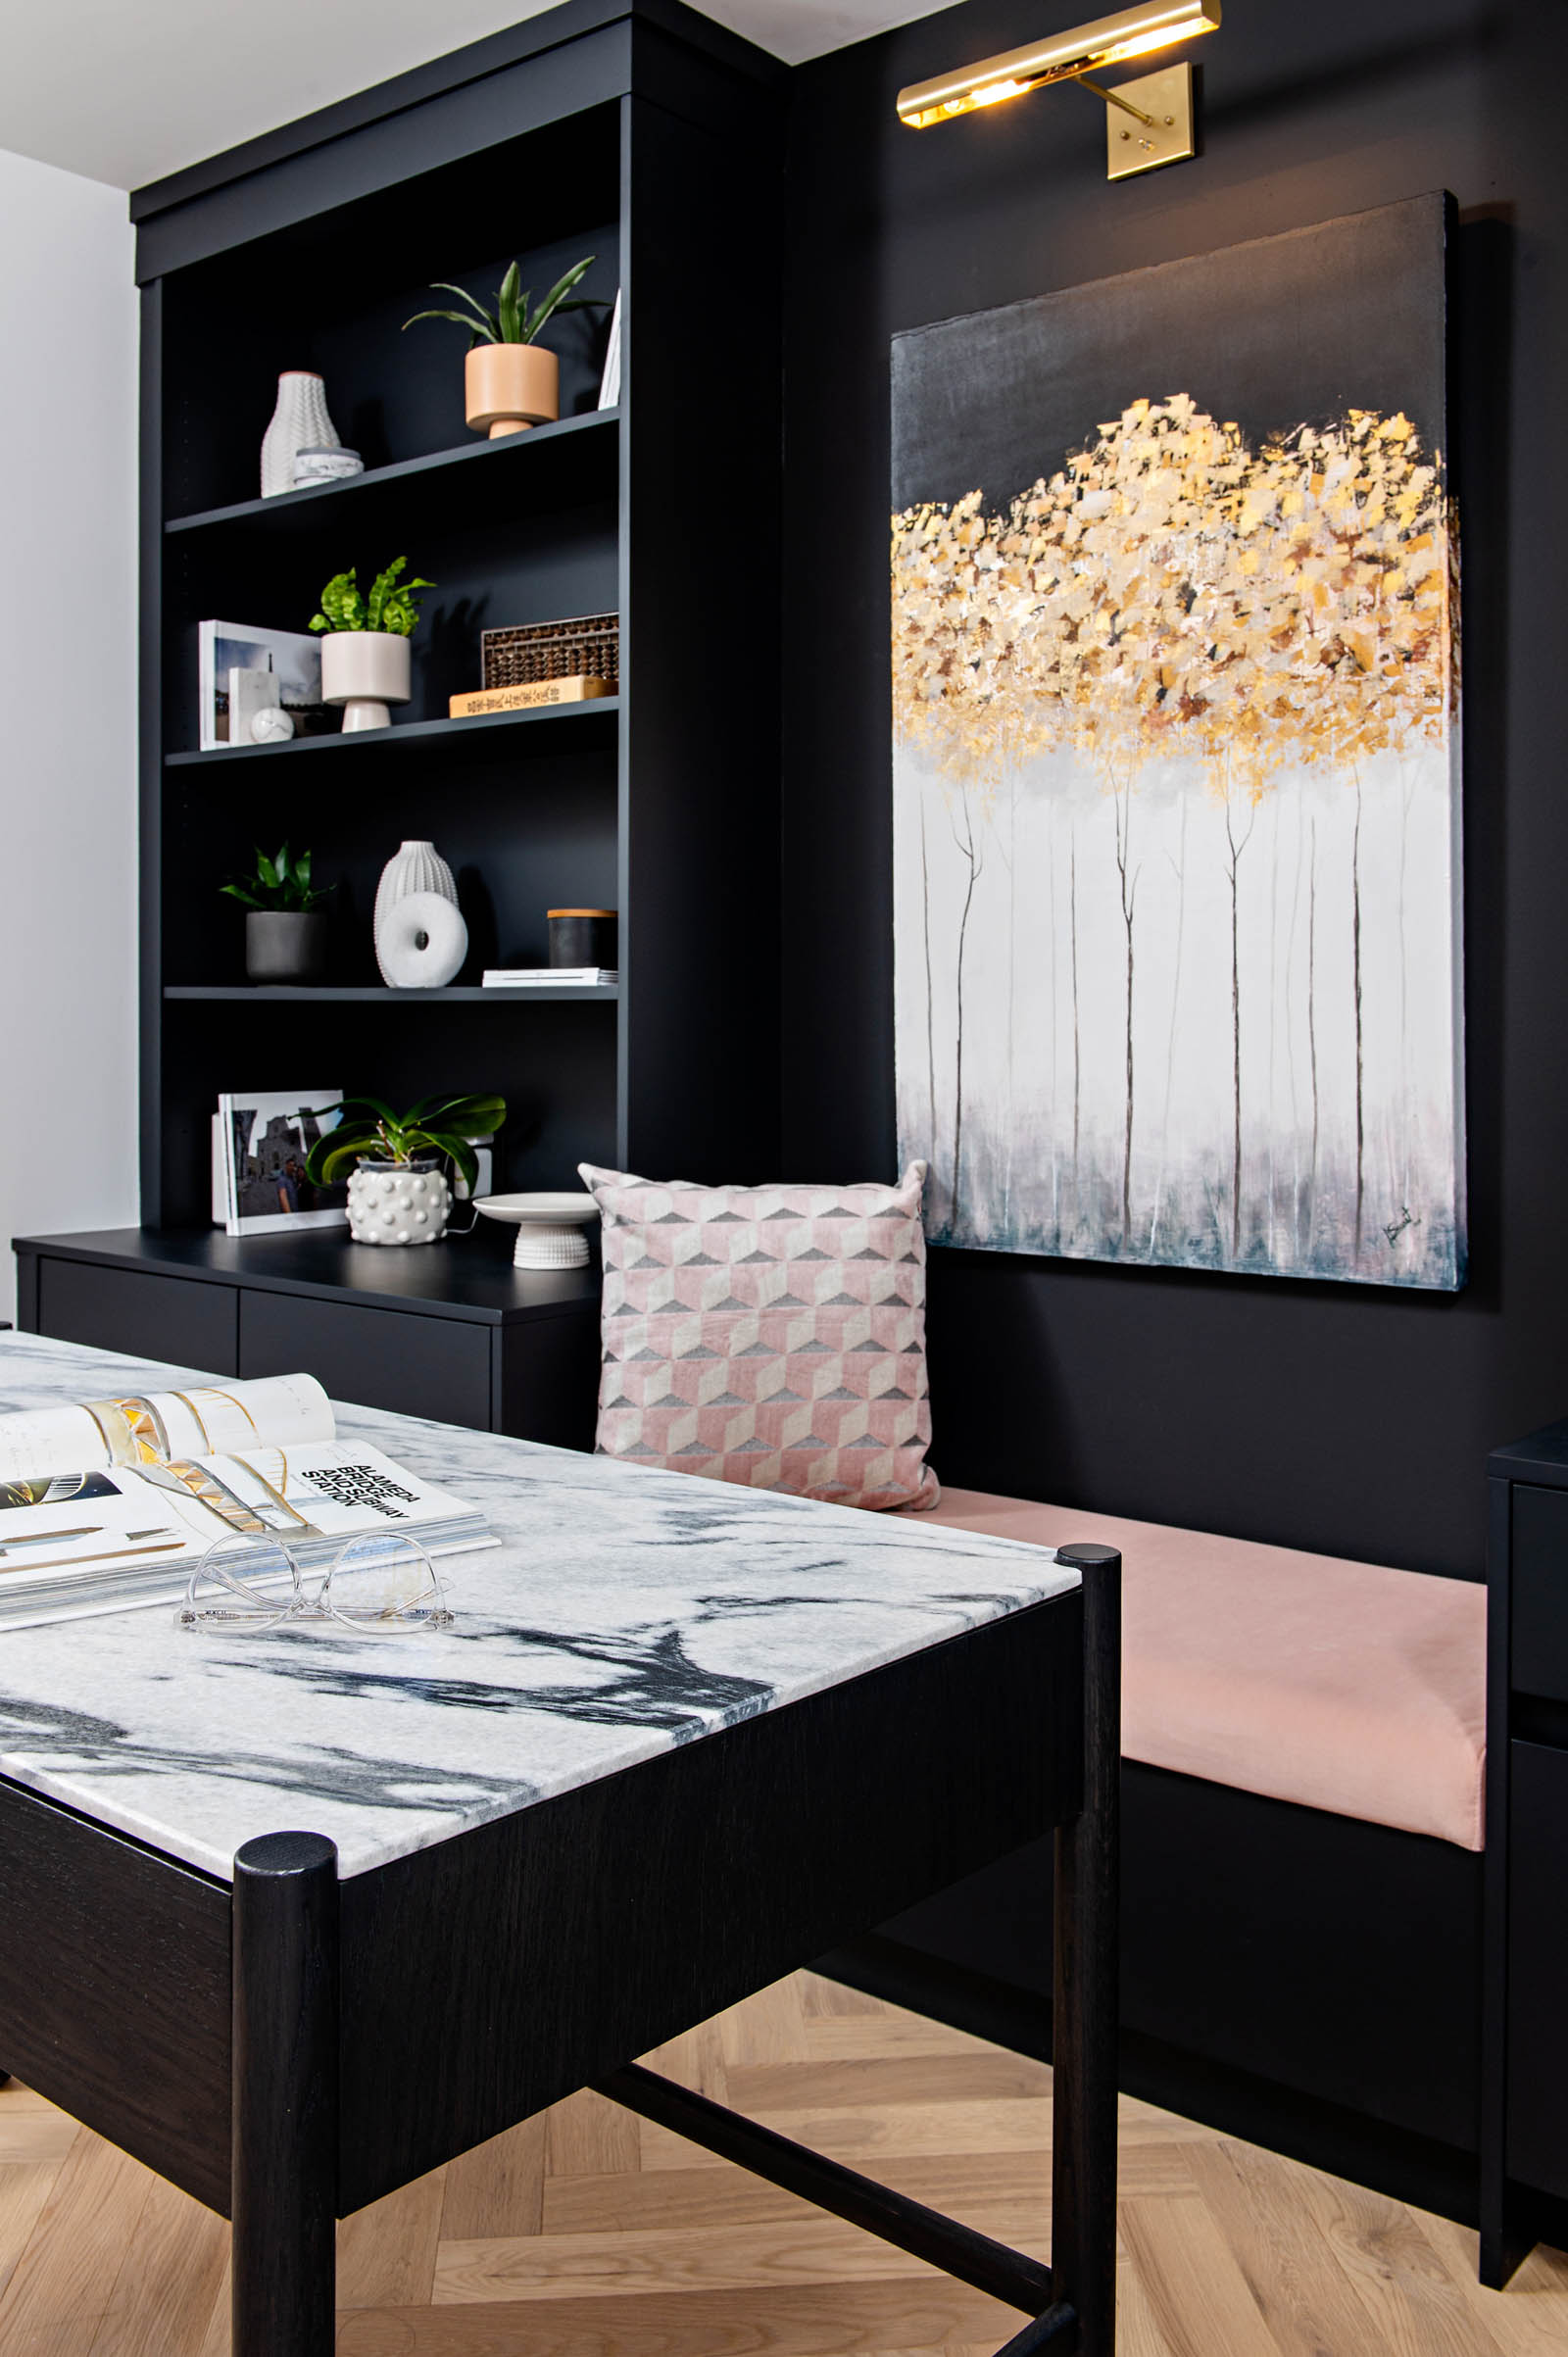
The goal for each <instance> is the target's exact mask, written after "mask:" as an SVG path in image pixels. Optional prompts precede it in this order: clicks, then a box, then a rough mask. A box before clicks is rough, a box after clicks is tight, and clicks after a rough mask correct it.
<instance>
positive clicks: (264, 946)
mask: <svg viewBox="0 0 1568 2357" xmlns="http://www.w3.org/2000/svg"><path fill="white" fill-rule="evenodd" d="M245 971H246V973H247V974H248V975H249V976H250V979H251V980H252V981H253V982H319V980H320V979H321V976H322V975H323V974H324V973H325V971H326V913H325V910H324V909H320V908H313V909H310V910H300V909H293V908H252V909H250V910H248V911H247V913H246V917H245Z"/></svg>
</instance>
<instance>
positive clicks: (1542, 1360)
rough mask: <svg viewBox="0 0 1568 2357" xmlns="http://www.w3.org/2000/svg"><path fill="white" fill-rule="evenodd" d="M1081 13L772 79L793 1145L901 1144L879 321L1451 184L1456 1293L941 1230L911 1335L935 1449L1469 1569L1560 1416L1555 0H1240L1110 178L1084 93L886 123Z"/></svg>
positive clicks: (1560, 639) (1567, 486)
mask: <svg viewBox="0 0 1568 2357" xmlns="http://www.w3.org/2000/svg"><path fill="white" fill-rule="evenodd" d="M1071 15H1072V11H1071V10H1070V9H1063V8H1057V9H1056V10H1055V12H1054V13H1053V9H1052V7H1051V6H1050V5H1047V0H968V5H966V6H963V7H957V8H950V9H947V10H944V11H943V12H942V13H941V14H939V15H937V16H934V17H928V18H925V19H923V20H922V21H921V22H920V23H918V24H916V25H909V26H907V27H906V28H904V29H903V30H901V31H898V32H894V33H890V34H887V35H886V36H884V37H883V38H881V39H879V40H876V41H869V42H865V43H863V44H861V45H860V46H859V47H858V48H855V49H851V50H848V51H843V52H840V53H839V54H838V55H836V56H833V57H829V58H825V59H822V60H820V61H819V62H818V63H817V64H815V65H813V66H810V67H808V68H805V69H803V70H801V71H800V72H798V73H797V74H796V75H795V76H794V77H793V81H794V121H793V134H792V135H793V147H792V155H791V166H790V172H791V197H790V208H789V210H790V217H791V221H792V224H793V229H792V234H793V246H792V252H791V256H790V277H789V288H788V296H787V304H786V332H787V337H788V342H787V382H786V465H787V482H788V493H789V496H788V500H787V504H786V512H787V517H788V533H789V539H788V544H787V552H786V570H785V616H786V647H785V658H786V660H785V680H786V722H785V759H786V770H785V828H784V852H785V891H786V902H785V941H786V955H785V973H784V1007H785V1022H784V1059H785V1060H784V1091H785V1132H784V1134H785V1144H786V1155H785V1160H786V1163H787V1165H788V1167H789V1168H790V1169H792V1170H795V1171H797V1172H800V1173H802V1174H803V1175H807V1176H813V1177H818V1176H820V1177H829V1176H838V1177H844V1178H861V1177H871V1176H873V1175H876V1176H880V1175H884V1174H886V1173H887V1172H888V1170H889V1169H890V1167H891V1164H892V1161H893V1156H894V1118H893V1009H892V900H891V873H892V870H891V832H892V810H891V790H890V736H889V707H888V652H887V641H888V592H887V542H888V480H889V437H888V339H889V337H890V336H891V335H892V334H893V333H894V332H895V331H897V330H898V329H900V328H904V327H910V326H915V325H918V324H919V323H921V322H922V321H925V320H929V319H943V318H947V317H951V316H953V315H956V314H959V313H963V312H969V311H976V310H981V309H984V308H986V307H988V306H990V305H993V304H999V303H1010V302H1014V301H1017V300H1018V299H1019V298H1021V297H1023V296H1026V295H1035V294H1041V293H1044V292H1047V291H1048V290H1050V289H1052V288H1055V287H1062V286H1072V285H1076V284H1079V283H1081V282H1082V281H1084V280H1087V279H1092V278H1098V277H1102V276H1104V275H1106V274H1108V273H1111V272H1114V271H1118V270H1132V269H1136V268H1139V267H1141V266H1143V265H1146V264H1150V263H1155V262H1163V261H1167V260H1169V259H1172V258H1174V257H1176V256H1180V255H1184V254H1193V253H1201V252H1205V251H1209V250H1211V249H1213V248H1216V247H1219V246H1225V245H1230V244H1233V243H1235V242H1236V241H1237V240H1239V239H1242V238H1246V237H1257V236H1261V235H1265V234H1267V233H1269V232H1271V231H1274V230H1279V229H1288V228H1294V227H1296V226H1298V225H1299V224H1301V223H1304V222H1309V221H1324V220H1328V219H1332V218H1333V217H1335V216H1336V215H1339V214H1345V213H1353V212H1356V211H1359V210H1361V209H1362V208H1364V207H1367V206H1372V205H1380V204H1384V203H1387V202H1389V201H1391V200H1393V199H1396V198H1398V197H1405V196H1412V195H1416V194H1418V193H1420V192H1422V191H1424V190H1427V189H1437V188H1447V189H1449V190H1451V191H1452V193H1453V195H1454V197H1455V198H1456V200H1457V204H1458V218H1459V224H1460V226H1459V233H1458V240H1457V264H1456V283H1455V287H1454V297H1455V317H1454V319H1453V321H1452V328H1451V347H1452V371H1453V379H1452V385H1451V389H1450V405H1451V406H1450V424H1451V427H1452V431H1453V441H1454V449H1453V463H1454V468H1455V477H1456V481H1457V483H1458V487H1459V491H1460V497H1461V501H1462V528H1463V533H1464V612H1465V625H1464V662H1465V714H1464V726H1465V740H1466V811H1467V815H1466V841H1465V859H1466V879H1467V880H1466V909H1465V928H1466V951H1465V957H1466V968H1467V977H1468V979H1467V994H1466V995H1467V1029H1468V1056H1467V1060H1468V1067H1469V1110H1468V1120H1469V1136H1470V1221H1471V1233H1470V1282H1469V1284H1468V1286H1467V1288H1466V1289H1465V1291H1464V1292H1463V1293H1461V1294H1459V1295H1458V1296H1456V1297H1451V1298H1450V1297H1446V1296H1437V1295H1417V1294H1408V1293H1396V1292H1393V1291H1385V1290H1382V1289H1372V1288H1365V1287H1360V1286H1348V1285H1347V1286H1332V1285H1318V1284H1299V1283H1288V1282H1286V1281H1283V1280H1264V1279H1258V1278H1250V1277H1232V1276H1220V1275H1207V1274H1196V1273H1194V1274H1190V1273H1187V1272H1183V1271H1134V1270H1123V1269H1117V1268H1114V1267H1102V1266H1095V1265H1087V1264H1084V1263H1077V1262H1070V1261H1064V1260H1035V1259H1028V1258H1024V1257H1021V1256H1015V1255H1010V1254H1008V1255H1004V1254H993V1253H981V1252H936V1253H934V1254H933V1265H932V1270H931V1320H930V1328H931V1351H932V1390H933V1406H934V1413H935V1427H936V1446H935V1449H934V1451H933V1456H934V1461H935V1463H936V1465H937V1467H938V1470H939V1471H940V1472H941V1474H942V1476H943V1478H944V1479H945V1480H946V1481H949V1482H951V1483H956V1484H959V1485H965V1486H972V1487H983V1488H989V1489H996V1490H1002V1491H1007V1492H1011V1493H1012V1494H1014V1495H1020V1496H1027V1497H1037V1498H1052V1499H1054V1500H1057V1501H1060V1502H1062V1503H1065V1504H1072V1505H1081V1506H1085V1507H1091V1508H1097V1509H1100V1510H1102V1511H1107V1512H1111V1511H1119V1512H1123V1513H1128V1514H1134V1515H1141V1516H1146V1517H1149V1518H1151V1519H1154V1520H1162V1521H1169V1522H1176V1523H1182V1524H1187V1525H1192V1526H1196V1527H1199V1528H1206V1529H1211V1530H1218V1531H1227V1532H1234V1533H1237V1534H1240V1535H1243V1536H1247V1537H1252V1538H1260V1539H1268V1540H1274V1541H1278V1542H1281V1543H1284V1544H1286V1545H1292V1546H1299V1547H1311V1548H1315V1549H1319V1550H1321V1551H1323V1552H1325V1553H1330V1554H1342V1555H1355V1556H1362V1557H1366V1558H1368V1559H1370V1560H1373V1561H1383V1562H1389V1563H1397V1564H1404V1565H1408V1566H1410V1567H1412V1568H1417V1569H1423V1570H1431V1571H1442V1572H1447V1573H1453V1574H1458V1575H1462V1576H1468V1577H1475V1576H1477V1575H1478V1574H1479V1572H1480V1569H1481V1563H1482V1548H1483V1511H1482V1503H1483V1480H1484V1459H1485V1455H1486V1451H1487V1449H1489V1448H1490V1447H1492V1446H1493V1445H1495V1443H1498V1442H1501V1441H1505V1440H1509V1439H1512V1438H1514V1437H1516V1436H1517V1435H1519V1434H1521V1433H1523V1432H1525V1431H1527V1430H1529V1429H1530V1428H1531V1427H1532V1426H1534V1425H1536V1424H1540V1423H1543V1422H1545V1421H1546V1420H1547V1419H1549V1418H1551V1417H1555V1416H1560V1415H1562V1414H1563V1413H1564V1412H1568V997H1565V991H1564V974H1565V965H1568V777H1565V774H1564V772H1565V767H1568V763H1565V760H1564V745H1565V713H1568V540H1565V526H1568V496H1565V495H1568V460H1565V447H1568V129H1565V128H1564V127H1563V125H1562V123H1561V122H1560V121H1559V119H1558V118H1559V114H1560V99H1561V89H1562V84H1561V76H1562V75H1563V74H1564V72H1565V70H1568V5H1565V0H1513V4H1512V5H1506V4H1505V5H1500V6H1487V5H1485V4H1484V0H1314V5H1312V6H1311V7H1303V6H1302V5H1300V0H1234V5H1233V6H1232V7H1231V8H1230V10H1229V11H1228V12H1227V17H1226V22H1225V25H1224V27H1223V29H1222V30H1221V31H1220V32H1219V33H1218V34H1217V35H1214V36H1212V37H1211V38H1209V39H1208V40H1207V41H1206V42H1204V43H1202V44H1201V45H1199V46H1198V47H1197V48H1195V50H1194V51H1193V53H1192V54H1193V55H1194V56H1195V58H1197V59H1201V68H1200V75H1199V79H1200V84H1201V122H1202V143H1203V150H1204V152H1203V153H1202V155H1201V157H1200V158H1199V159H1198V160H1197V161H1196V162H1194V163H1191V164H1185V165H1181V166H1177V167H1175V168H1173V169H1171V170H1169V171H1165V172H1155V173H1152V174H1151V175H1149V176H1148V177H1147V178H1145V179H1142V180H1135V181H1131V182H1127V183H1124V184H1122V185H1119V186H1115V187H1113V186H1111V185H1109V184H1108V183H1107V182H1106V179H1105V176H1104V127H1103V110H1102V109H1101V107H1100V106H1099V104H1098V103H1097V102H1096V101H1095V100H1094V99H1092V98H1090V97H1088V96H1087V95H1085V94H1084V93H1083V92H1082V91H1080V90H1076V89H1073V88H1071V87H1067V88H1061V89H1055V90H1048V91H1043V92H1041V93H1038V94H1037V95H1036V96H1034V97H1032V98H1030V99H1027V100H1023V101H1020V102H1019V103H1018V104H1016V105H1012V106H1004V107H999V108H996V109H994V110H992V111H990V112H983V113H981V114H978V115H974V116H971V117H968V118H967V119H965V120H963V121H960V122H957V123H951V124H948V125H945V126H943V127H942V128H941V129H939V130H934V131H929V132H923V133H915V132H911V131H907V130H906V129H904V128H903V127H902V125H901V124H900V123H898V121H897V120H896V118H895V115H894V96H895V93H896V92H897V90H898V89H899V88H900V87H901V86H902V85H903V84H904V83H906V82H910V81H916V80H920V79H922V78H924V77H925V76H926V75H928V74H935V73H939V72H941V71H942V70H944V69H945V68H948V67H951V66H955V65H958V64H961V63H964V62H966V61H968V60H970V59H975V58H980V57H985V56H988V55H991V54H993V53H994V52H996V51H998V50H1003V49H1007V48H1011V47H1014V46H1016V45H1018V44H1019V43H1021V42H1023V41H1025V40H1028V39H1032V38H1037V37H1038V36H1039V35H1040V33H1041V31H1042V30H1050V29H1051V28H1052V27H1053V26H1054V25H1055V24H1056V23H1057V22H1058V21H1062V22H1064V21H1066V20H1067V19H1068V18H1070V17H1071ZM1128 71H1129V72H1131V71H1133V70H1132V69H1129V70H1128ZM1554 76H1555V77H1557V78H1555V79H1554Z"/></svg>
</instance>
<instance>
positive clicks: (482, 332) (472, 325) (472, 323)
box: [403, 311, 501, 344]
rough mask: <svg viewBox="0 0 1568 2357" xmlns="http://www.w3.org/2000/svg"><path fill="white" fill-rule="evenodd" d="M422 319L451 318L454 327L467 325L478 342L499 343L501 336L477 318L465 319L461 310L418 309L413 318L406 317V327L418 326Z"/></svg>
mask: <svg viewBox="0 0 1568 2357" xmlns="http://www.w3.org/2000/svg"><path fill="white" fill-rule="evenodd" d="M421 319H450V320H451V321H452V324H453V326H454V327H466V329H467V330H468V333H469V334H470V335H471V336H472V338H473V340H474V342H475V343H476V344H498V343H499V342H500V341H501V338H500V337H499V336H498V335H492V334H491V333H490V332H489V329H488V327H485V328H481V327H480V325H479V323H478V321H477V320H476V319H465V318H464V316H463V314H462V312H461V311H417V312H416V313H415V315H414V317H413V319H405V320H404V322H403V324H404V326H405V327H406V328H408V327H417V325H418V323H419V321H420V320H421Z"/></svg>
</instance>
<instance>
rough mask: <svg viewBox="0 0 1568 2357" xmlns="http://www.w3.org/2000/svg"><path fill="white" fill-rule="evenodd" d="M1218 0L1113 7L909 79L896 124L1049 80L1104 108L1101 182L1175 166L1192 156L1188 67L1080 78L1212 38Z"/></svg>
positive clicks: (965, 110)
mask: <svg viewBox="0 0 1568 2357" xmlns="http://www.w3.org/2000/svg"><path fill="white" fill-rule="evenodd" d="M1220 8H1221V0H1145V5H1144V6H1143V7H1140V8H1124V9H1120V10H1118V12H1117V13H1116V15H1115V16H1113V17H1100V18H1097V20H1096V21H1095V23H1094V24H1093V25H1075V26H1074V28H1073V29H1072V31H1071V32H1061V33H1057V34H1056V35H1055V36H1054V39H1052V40H1049V41H1037V42H1035V43H1033V44H1032V45H1031V46H1030V47H1028V48H1026V49H1009V50H1007V51H1005V53H1004V55H1003V56H1001V57H988V58H982V59H981V61H980V63H979V65H977V66H966V67H965V68H964V69H963V71H962V72H961V73H958V74H938V75H937V76H936V78H935V79H934V80H932V81H924V82H914V83H911V85H910V87H909V88H908V89H907V90H901V91H900V92H899V120H900V122H901V123H907V124H908V125H909V128H910V129H911V130H916V131H925V130H929V129H931V127H932V125H933V124H935V123H951V122H952V121H953V118H954V117H955V116H956V115H971V114H973V113H974V111H975V110H976V108H978V107H994V106H998V105H1000V104H1001V102H1002V101H1003V100H1004V99H1007V98H1022V97H1023V96H1024V94H1025V93H1026V92H1027V91H1029V90H1043V89H1044V88H1045V87H1046V86H1047V84H1048V83H1050V82H1064V81H1077V82H1082V83H1083V85H1084V87H1085V89H1087V90H1092V91H1093V92H1094V94H1095V96H1096V97H1097V98H1103V99H1104V100H1105V102H1106V104H1105V145H1106V159H1107V167H1108V177H1109V178H1111V179H1113V180H1125V179H1129V178H1131V177H1132V175H1133V174H1134V173H1135V172H1152V171H1154V170H1155V169H1156V168H1157V167H1158V166H1159V165H1161V164H1178V163H1181V162H1183V161H1184V160H1185V159H1186V158H1187V157H1189V156H1192V155H1195V154H1196V153H1197V148H1196V146H1195V144H1194V132H1193V70H1192V67H1191V66H1189V65H1182V66H1167V67H1165V68H1164V69H1163V70H1162V71H1160V72H1158V73H1154V74H1143V75H1141V76H1140V77H1139V78H1138V79H1137V80H1136V81H1130V82H1119V83H1116V84H1114V85H1112V86H1111V87H1110V88H1105V87H1103V86H1102V85H1101V84H1099V83H1097V82H1092V81H1090V79H1089V78H1088V77H1089V75H1090V74H1097V73H1103V71H1104V69H1105V68H1106V67H1107V66H1119V65H1123V64H1125V63H1126V62H1127V60H1128V59H1129V58H1135V57H1147V56H1148V55H1149V54H1150V52H1151V51H1152V50H1155V49H1170V48H1173V47H1174V46H1175V45H1176V43H1177V42H1179V41H1190V40H1193V39H1195V38H1196V37H1197V35H1198V34H1200V33H1203V32H1217V31H1218V30H1219V25H1220Z"/></svg>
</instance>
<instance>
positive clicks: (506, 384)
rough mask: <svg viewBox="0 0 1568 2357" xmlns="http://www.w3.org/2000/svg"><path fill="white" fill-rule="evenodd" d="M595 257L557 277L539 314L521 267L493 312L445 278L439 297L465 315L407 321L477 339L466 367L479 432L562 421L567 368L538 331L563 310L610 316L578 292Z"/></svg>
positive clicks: (506, 281) (438, 285)
mask: <svg viewBox="0 0 1568 2357" xmlns="http://www.w3.org/2000/svg"><path fill="white" fill-rule="evenodd" d="M594 259H595V258H594V256H593V255H592V254H590V255H588V256H587V257H586V259H585V260H584V261H582V262H578V263H575V264H574V265H573V266H572V268H571V269H570V270H567V272H566V273H565V276H564V277H563V278H558V279H557V280H556V283H555V285H554V286H553V287H552V288H551V289H550V292H549V293H548V294H547V295H546V296H545V297H544V298H543V300H542V301H541V303H540V305H539V308H538V310H537V311H534V310H532V309H530V305H531V303H532V301H533V291H532V289H531V288H529V287H523V288H522V290H521V292H520V293H519V291H518V286H519V280H520V277H521V272H520V271H519V270H518V269H517V265H516V264H515V263H514V264H513V265H512V268H511V269H510V270H508V272H507V274H506V276H505V277H504V278H503V279H502V281H501V285H500V288H499V290H498V292H497V295H496V307H495V310H494V311H486V310H485V308H484V305H483V304H482V303H480V302H478V301H476V300H475V298H474V297H473V296H472V295H470V294H469V293H468V291H467V289H466V287H462V286H454V285H453V284H452V283H451V281H450V280H449V279H445V278H438V279H436V280H435V282H434V291H435V292H437V293H440V294H448V295H456V296H457V297H458V299H459V301H460V302H462V303H465V304H466V306H467V309H466V311H417V312H416V313H415V315H414V318H413V319H405V320H404V322H403V324H404V326H405V327H406V328H408V327H413V326H415V325H416V324H417V321H418V320H420V319H451V320H452V322H453V324H454V325H455V326H458V327H466V329H467V331H468V333H469V335H470V336H471V337H472V339H473V340H472V342H471V343H470V345H469V347H468V358H467V362H466V367H465V369H464V391H465V395H466V399H465V402H464V412H465V415H466V417H467V420H468V423H469V424H470V425H471V426H472V427H473V429H474V431H475V432H476V433H478V432H484V431H488V432H489V435H490V438H491V440H492V441H494V440H495V439H496V437H497V435H498V434H515V433H520V432H522V431H523V429H524V428H525V427H527V426H530V425H547V424H549V423H550V422H551V421H552V419H554V418H556V417H560V415H561V363H560V362H559V361H558V360H557V358H556V356H555V354H554V353H553V352H547V351H546V350H545V349H544V347H543V345H542V344H540V343H539V342H538V340H537V339H538V335H539V330H540V328H541V327H543V326H544V325H545V323H546V321H547V320H550V319H554V318H555V317H556V315H557V313H558V312H567V311H606V310H608V309H609V305H608V304H606V303H603V302H601V301H600V300H599V299H598V297H596V296H593V295H579V294H575V293H573V291H572V290H573V289H574V288H575V287H576V286H577V285H578V284H579V283H580V281H581V278H582V275H583V272H584V271H585V270H589V269H591V268H592V266H593V263H594Z"/></svg>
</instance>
